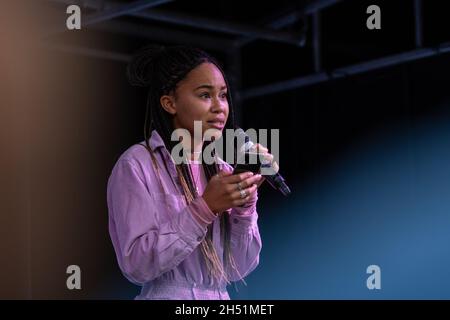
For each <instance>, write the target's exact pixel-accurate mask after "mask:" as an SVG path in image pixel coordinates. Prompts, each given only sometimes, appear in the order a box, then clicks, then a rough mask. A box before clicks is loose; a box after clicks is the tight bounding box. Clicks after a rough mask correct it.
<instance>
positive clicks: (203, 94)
mask: <svg viewBox="0 0 450 320" xmlns="http://www.w3.org/2000/svg"><path fill="white" fill-rule="evenodd" d="M200 98H209V93H207V92H203V93H201V94H200Z"/></svg>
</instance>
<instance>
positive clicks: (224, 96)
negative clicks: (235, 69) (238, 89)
mask: <svg viewBox="0 0 450 320" xmlns="http://www.w3.org/2000/svg"><path fill="white" fill-rule="evenodd" d="M227 96H228V92H222V93H221V94H220V97H221V98H222V99H226V98H227Z"/></svg>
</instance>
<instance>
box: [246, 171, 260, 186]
mask: <svg viewBox="0 0 450 320" xmlns="http://www.w3.org/2000/svg"><path fill="white" fill-rule="evenodd" d="M261 179H262V176H261V175H260V174H255V175H253V176H251V177H249V178H247V179H245V180H243V181H242V182H241V187H242V188H248V187H250V186H251V185H253V184H257V183H259V182H260V180H261Z"/></svg>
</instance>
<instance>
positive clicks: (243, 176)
mask: <svg viewBox="0 0 450 320" xmlns="http://www.w3.org/2000/svg"><path fill="white" fill-rule="evenodd" d="M251 176H253V172H243V173H239V174H233V175H229V176H227V177H224V178H223V182H225V183H238V182H241V181H243V180H245V179H246V178H248V177H251Z"/></svg>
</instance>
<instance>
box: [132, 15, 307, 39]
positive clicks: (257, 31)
mask: <svg viewBox="0 0 450 320" xmlns="http://www.w3.org/2000/svg"><path fill="white" fill-rule="evenodd" d="M133 15H134V16H136V17H142V18H146V19H151V20H156V21H162V22H168V23H173V24H178V25H183V26H188V27H194V28H199V29H205V30H209V31H216V32H223V33H228V34H235V35H245V36H251V37H255V38H258V39H264V40H270V41H275V42H283V43H289V44H294V45H299V44H300V40H299V37H298V36H297V35H296V34H292V33H288V32H279V31H274V30H271V29H267V28H260V27H254V26H250V25H244V24H239V23H230V22H227V21H218V20H212V19H208V18H203V17H195V16H190V15H187V14H182V13H174V12H167V11H163V10H156V9H155V10H148V11H145V12H138V13H134V14H133Z"/></svg>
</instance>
